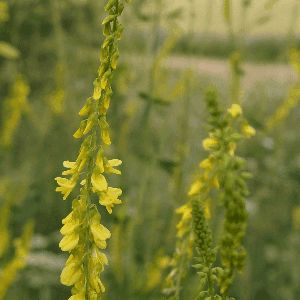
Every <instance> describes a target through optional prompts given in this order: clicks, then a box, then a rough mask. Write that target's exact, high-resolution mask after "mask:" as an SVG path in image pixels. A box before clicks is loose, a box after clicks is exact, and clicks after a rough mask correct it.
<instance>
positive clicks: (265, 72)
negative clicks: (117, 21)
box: [126, 55, 297, 98]
mask: <svg viewBox="0 0 300 300" xmlns="http://www.w3.org/2000/svg"><path fill="white" fill-rule="evenodd" d="M126 60H128V62H132V63H137V64H142V65H146V64H149V63H150V59H149V58H148V59H147V58H145V57H144V56H136V55H134V56H133V55H130V56H128V55H126ZM163 65H165V66H166V67H168V68H170V69H186V68H188V67H192V68H193V69H194V70H195V71H196V72H197V73H198V74H199V75H202V76H203V75H204V76H207V77H208V78H209V79H210V80H211V81H213V82H216V84H217V85H218V86H219V85H220V88H222V89H226V90H227V89H228V82H229V66H228V62H227V61H226V60H218V59H210V58H206V57H204V58H199V57H191V58H188V57H184V56H171V57H169V58H168V59H166V60H165V61H164V62H163ZM243 69H244V71H245V75H244V77H243V79H242V86H243V90H244V91H245V93H246V94H247V92H248V91H251V90H252V89H253V88H255V86H256V85H257V83H259V84H262V85H263V86H264V87H265V90H266V93H267V94H268V95H269V96H270V97H271V98H273V97H276V98H277V97H278V98H281V97H284V95H286V89H287V88H288V86H289V85H290V84H292V83H295V82H296V81H297V75H296V73H295V72H294V70H293V68H292V67H291V66H289V65H286V64H254V63H245V64H244V65H243Z"/></svg>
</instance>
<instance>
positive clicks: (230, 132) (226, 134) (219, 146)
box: [203, 89, 255, 298]
mask: <svg viewBox="0 0 300 300" xmlns="http://www.w3.org/2000/svg"><path fill="white" fill-rule="evenodd" d="M206 104H207V111H208V112H209V114H210V117H209V118H208V119H207V122H208V124H209V130H210V133H209V134H210V137H209V138H208V139H206V140H204V142H203V147H204V149H205V150H207V151H210V152H211V154H210V160H209V161H212V162H213V164H214V167H213V168H212V171H211V174H212V175H211V177H212V178H215V179H214V182H218V184H217V186H218V187H219V188H220V191H221V192H220V203H222V204H223V205H224V206H225V208H226V213H225V220H224V223H223V228H224V233H223V235H222V238H221V242H220V252H221V259H222V264H223V266H225V270H224V272H222V275H221V276H220V278H219V280H218V284H219V285H220V286H221V293H222V294H223V295H224V297H225V298H226V295H227V291H228V288H229V287H230V285H231V284H232V282H233V277H234V273H233V272H234V269H237V270H238V271H239V272H241V271H242V269H243V266H244V262H245V257H246V251H245V249H244V247H243V246H242V245H241V242H242V238H243V236H244V235H245V230H246V219H247V211H246V209H245V198H244V197H245V196H246V195H248V190H247V188H246V183H245V179H247V178H250V176H251V174H249V173H247V172H243V168H244V166H245V164H246V162H245V160H244V159H242V158H240V157H238V156H236V155H235V150H236V142H237V141H239V140H241V139H244V138H250V137H251V136H252V135H254V134H255V129H254V128H253V127H251V126H250V125H248V123H247V121H246V120H241V118H240V117H241V115H242V109H241V107H240V106H239V105H237V104H233V105H232V106H231V108H230V109H228V110H227V112H226V113H224V110H223V109H221V107H220V105H219V101H218V96H217V93H216V91H215V90H214V89H210V90H208V91H207V93H206ZM239 122H240V123H241V132H238V131H237V130H236V129H234V127H235V126H234V125H237V124H238V123H239ZM210 184H211V183H210Z"/></svg>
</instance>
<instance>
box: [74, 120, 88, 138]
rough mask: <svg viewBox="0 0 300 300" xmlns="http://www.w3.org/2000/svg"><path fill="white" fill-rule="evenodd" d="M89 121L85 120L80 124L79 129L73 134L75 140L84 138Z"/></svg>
mask: <svg viewBox="0 0 300 300" xmlns="http://www.w3.org/2000/svg"><path fill="white" fill-rule="evenodd" d="M86 124H87V120H83V121H81V122H80V126H79V128H78V129H77V130H76V132H75V133H74V134H73V136H74V138H76V139H80V138H81V137H82V136H83V131H84V129H85V128H86Z"/></svg>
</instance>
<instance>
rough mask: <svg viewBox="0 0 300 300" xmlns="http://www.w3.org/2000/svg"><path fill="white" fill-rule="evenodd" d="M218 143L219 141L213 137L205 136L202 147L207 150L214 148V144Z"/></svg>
mask: <svg viewBox="0 0 300 300" xmlns="http://www.w3.org/2000/svg"><path fill="white" fill-rule="evenodd" d="M218 145H219V141H218V140H217V139H216V138H214V137H210V138H206V139H204V140H203V148H204V149H205V150H207V151H213V150H216V146H218Z"/></svg>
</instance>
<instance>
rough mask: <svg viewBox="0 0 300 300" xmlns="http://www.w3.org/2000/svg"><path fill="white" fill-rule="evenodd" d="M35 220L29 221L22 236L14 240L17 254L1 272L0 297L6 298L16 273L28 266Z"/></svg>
mask: <svg viewBox="0 0 300 300" xmlns="http://www.w3.org/2000/svg"><path fill="white" fill-rule="evenodd" d="M33 226H34V223H33V221H28V222H27V223H26V224H25V226H24V228H23V230H22V235H21V237H20V238H17V239H15V240H14V247H15V255H14V257H13V259H12V260H11V261H10V262H8V263H7V265H6V266H5V267H4V268H3V269H2V270H1V272H0V283H1V284H0V299H4V297H5V293H6V291H7V288H8V287H9V286H10V285H11V283H12V282H13V280H14V278H15V276H16V273H17V272H18V271H19V270H20V269H23V268H25V267H26V257H27V255H28V254H29V250H30V246H31V237H32V235H33Z"/></svg>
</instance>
